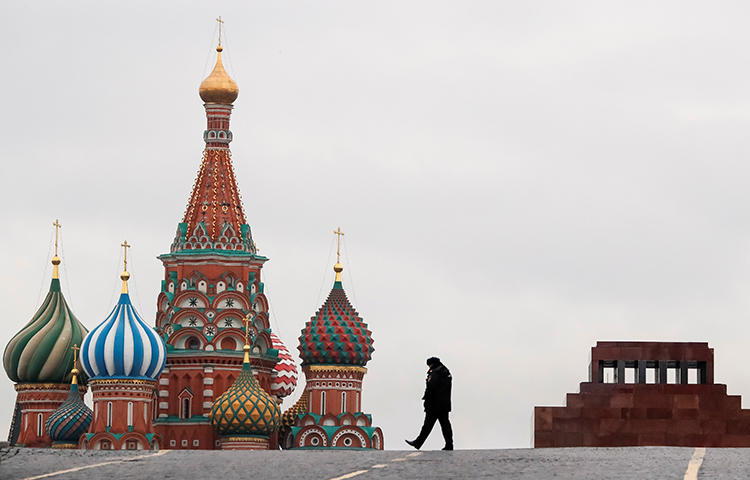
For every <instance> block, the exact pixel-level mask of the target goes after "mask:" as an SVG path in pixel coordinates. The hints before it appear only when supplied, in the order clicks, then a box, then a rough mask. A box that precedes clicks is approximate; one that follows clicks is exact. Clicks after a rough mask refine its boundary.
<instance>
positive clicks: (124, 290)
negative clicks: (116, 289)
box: [120, 240, 132, 293]
mask: <svg viewBox="0 0 750 480" xmlns="http://www.w3.org/2000/svg"><path fill="white" fill-rule="evenodd" d="M120 246H121V247H122V250H123V252H124V253H123V264H124V266H123V268H122V273H121V274H120V279H121V280H122V292H121V293H128V279H129V278H130V274H129V273H128V248H130V247H131V246H132V245H130V244H128V241H127V240H125V241H124V242H122V243H121V244H120Z"/></svg>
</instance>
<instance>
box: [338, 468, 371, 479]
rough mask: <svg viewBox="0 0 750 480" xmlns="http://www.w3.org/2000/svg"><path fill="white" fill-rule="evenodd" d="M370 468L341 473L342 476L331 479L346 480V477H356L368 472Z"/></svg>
mask: <svg viewBox="0 0 750 480" xmlns="http://www.w3.org/2000/svg"><path fill="white" fill-rule="evenodd" d="M368 471H369V470H357V471H356V472H351V473H347V474H346V475H341V476H340V477H334V478H332V479H331V480H344V479H346V478H352V477H356V476H357V475H362V474H363V473H367V472H368Z"/></svg>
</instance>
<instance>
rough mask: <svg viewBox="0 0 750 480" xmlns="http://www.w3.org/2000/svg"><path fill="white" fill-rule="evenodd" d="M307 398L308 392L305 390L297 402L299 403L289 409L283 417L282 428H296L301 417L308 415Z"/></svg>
mask: <svg viewBox="0 0 750 480" xmlns="http://www.w3.org/2000/svg"><path fill="white" fill-rule="evenodd" d="M307 396H308V392H307V390H305V391H304V392H302V395H301V396H300V397H299V400H297V403H295V404H294V405H292V406H291V407H289V409H288V410H287V411H285V412H284V413H283V414H282V415H281V426H282V427H284V428H289V427H292V426H294V424H295V422H296V421H297V418H298V417H299V415H300V414H303V415H304V414H305V413H307Z"/></svg>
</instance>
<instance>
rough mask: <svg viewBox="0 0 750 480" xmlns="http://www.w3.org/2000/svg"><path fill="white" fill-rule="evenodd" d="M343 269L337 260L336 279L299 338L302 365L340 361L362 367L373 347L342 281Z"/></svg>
mask: <svg viewBox="0 0 750 480" xmlns="http://www.w3.org/2000/svg"><path fill="white" fill-rule="evenodd" d="M343 270H344V268H343V267H342V266H341V263H340V262H338V261H337V262H336V265H335V266H334V271H335V272H336V281H335V282H334V284H333V289H332V290H331V293H330V294H329V295H328V299H327V300H326V301H325V303H324V304H323V306H322V307H320V309H319V310H318V311H317V313H316V314H315V316H314V317H312V318H311V319H310V321H308V322H307V323H306V324H305V328H303V329H302V335H300V337H299V347H298V348H299V353H300V358H301V359H302V365H315V364H341V365H356V366H360V367H364V366H365V365H366V364H367V362H368V361H369V360H370V358H371V357H372V352H373V351H374V350H375V349H374V348H373V347H372V343H373V340H372V332H371V331H369V330H368V329H367V324H366V323H364V322H363V320H362V317H360V316H359V314H358V313H357V312H356V310H354V307H352V304H351V303H349V299H348V298H347V297H346V292H344V287H343V286H342V284H341V272H342V271H343Z"/></svg>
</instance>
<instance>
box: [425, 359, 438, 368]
mask: <svg viewBox="0 0 750 480" xmlns="http://www.w3.org/2000/svg"><path fill="white" fill-rule="evenodd" d="M439 364H440V359H439V358H438V357H430V358H428V359H427V366H428V367H432V366H433V365H439Z"/></svg>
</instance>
